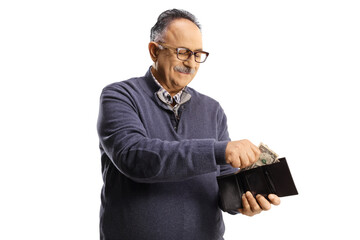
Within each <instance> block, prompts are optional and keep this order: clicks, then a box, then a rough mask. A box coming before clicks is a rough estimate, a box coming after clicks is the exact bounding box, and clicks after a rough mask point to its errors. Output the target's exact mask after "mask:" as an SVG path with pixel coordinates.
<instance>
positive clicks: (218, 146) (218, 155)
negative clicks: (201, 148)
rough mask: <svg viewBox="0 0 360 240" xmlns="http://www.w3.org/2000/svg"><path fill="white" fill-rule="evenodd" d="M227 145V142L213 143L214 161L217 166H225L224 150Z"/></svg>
mask: <svg viewBox="0 0 360 240" xmlns="http://www.w3.org/2000/svg"><path fill="white" fill-rule="evenodd" d="M227 144H228V141H221V142H215V145H214V149H215V161H216V164H217V165H225V164H227V163H226V160H225V150H226V146H227Z"/></svg>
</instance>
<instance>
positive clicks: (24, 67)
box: [0, 0, 360, 240]
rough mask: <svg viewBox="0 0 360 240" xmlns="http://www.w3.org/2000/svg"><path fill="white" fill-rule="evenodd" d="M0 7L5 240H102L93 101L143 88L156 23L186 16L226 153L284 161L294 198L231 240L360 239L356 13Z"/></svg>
mask: <svg viewBox="0 0 360 240" xmlns="http://www.w3.org/2000/svg"><path fill="white" fill-rule="evenodd" d="M177 2H178V3H176V4H175V3H170V1H143V2H140V1H123V2H121V1H79V0H71V1H66V0H64V1H16V0H13V1H10V0H9V1H1V3H0V79H1V85H0V104H1V108H0V109H1V110H0V111H1V118H0V119H1V124H0V136H1V151H0V159H1V166H0V189H1V198H0V221H1V222H0V226H1V227H0V228H1V230H0V239H98V220H99V205H100V188H101V184H102V180H101V166H100V153H99V149H98V139H97V133H96V121H97V114H98V101H99V95H100V92H101V89H102V88H103V87H104V86H105V85H107V84H109V83H112V82H115V81H121V80H125V79H127V78H130V77H134V76H142V75H143V74H145V72H146V71H147V69H148V67H149V66H150V65H151V59H150V57H149V55H148V51H147V44H148V42H149V32H150V28H151V27H152V26H153V24H154V23H155V21H156V18H157V16H158V15H159V14H160V13H161V12H162V11H164V10H166V9H169V8H174V7H176V8H183V9H187V10H188V11H190V12H192V13H193V14H195V15H196V16H197V17H198V19H199V21H200V22H201V24H202V26H203V42H204V49H205V50H207V51H209V52H210V56H209V59H208V61H207V62H206V63H205V64H203V65H202V66H201V68H200V71H199V73H198V75H197V76H196V78H195V79H194V81H193V82H192V83H191V84H190V86H191V87H193V88H195V89H197V90H198V91H200V92H202V93H205V94H207V95H209V96H212V97H213V98H215V99H217V100H218V101H219V102H220V103H221V105H222V106H223V108H224V109H225V112H226V114H227V117H228V125H229V131H230V135H231V137H232V139H234V140H235V139H243V138H248V139H250V140H251V141H252V142H254V143H255V144H258V143H259V142H260V141H263V142H264V143H266V144H268V145H269V146H270V147H271V148H272V149H274V150H275V151H276V152H278V153H279V154H280V156H285V157H286V158H287V160H288V163H289V165H290V168H291V170H292V174H293V177H294V180H295V182H296V185H297V188H298V191H299V195H298V196H292V197H286V198H282V204H281V205H280V206H278V207H273V208H272V209H271V211H269V212H263V213H262V214H260V215H258V216H255V217H253V218H248V217H245V216H242V215H237V216H230V215H227V214H224V218H225V223H226V234H225V238H226V239H227V240H232V239H289V238H291V239H304V238H307V239H315V238H320V239H325V238H328V237H334V239H335V238H340V237H341V239H359V233H358V230H357V227H358V221H357V218H358V216H359V213H360V212H359V203H358V202H359V182H360V181H359V180H360V179H359V167H360V164H359V160H360V159H359V145H360V142H359V135H360V128H359V122H360V117H359V102H360V97H359V85H358V82H359V80H360V70H359V66H360V47H359V46H360V44H359V43H360V31H359V30H360V14H359V12H360V7H359V3H358V1H347V0H342V1H331V0H327V1H325V0H324V1H320V0H311V1H310V0H302V1H290V0H287V1H285V0H284V1H279V0H276V1H226V0H223V1H213V2H212V1H194V0H192V1H177Z"/></svg>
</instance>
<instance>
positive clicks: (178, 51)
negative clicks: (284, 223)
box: [98, 9, 280, 240]
mask: <svg viewBox="0 0 360 240" xmlns="http://www.w3.org/2000/svg"><path fill="white" fill-rule="evenodd" d="M149 53H150V57H151V59H152V61H153V62H154V63H153V65H152V67H150V69H149V71H148V72H147V73H146V75H145V76H144V77H140V78H132V79H129V80H127V81H123V82H118V83H114V84H111V85H109V86H107V87H105V88H104V89H103V92H102V95H101V102H100V113H99V119H98V133H99V138H100V150H101V161H102V173H103V180H104V185H103V189H102V194H101V213H100V238H101V239H121V240H128V239H129V240H142V239H146V240H161V239H164V240H171V239H176V240H179V239H184V240H185V239H186V240H189V239H197V240H201V239H204V240H211V239H214V240H219V239H223V234H224V223H223V220H222V213H221V210H220V209H219V207H218V186H217V181H216V177H217V176H218V175H220V174H228V173H232V172H235V171H237V170H238V168H243V167H246V166H248V165H250V164H252V163H253V162H255V161H256V160H257V159H258V158H259V154H260V151H259V149H258V148H257V147H256V146H255V145H253V144H252V143H251V142H250V141H248V140H241V141H230V139H229V135H228V131H227V123H226V116H225V114H224V112H223V110H222V108H221V107H220V105H219V103H218V102H216V101H215V100H213V99H211V98H209V97H207V96H205V95H202V94H200V93H198V92H196V91H195V90H194V89H192V88H190V87H187V85H188V84H189V83H190V82H191V81H192V79H193V78H194V77H195V75H196V73H197V71H198V69H199V66H200V64H201V63H202V62H204V61H205V60H206V58H207V56H208V53H207V52H205V51H203V47H202V36H201V31H200V25H199V24H198V22H197V20H196V19H195V17H194V16H193V15H192V14H190V13H188V12H186V11H182V10H177V9H173V10H168V11H165V12H164V13H162V14H161V15H160V16H159V18H158V22H157V23H156V24H155V26H154V27H153V28H152V30H151V42H150V43H149ZM269 199H270V201H271V203H273V204H275V205H278V204H279V203H280V200H279V198H278V197H277V196H276V195H273V194H272V195H269ZM242 200H243V206H244V208H243V209H240V210H239V211H240V212H241V213H242V214H245V215H248V216H252V215H254V214H257V213H260V212H261V211H262V210H268V209H270V206H271V204H270V202H268V201H267V200H266V199H265V198H264V197H263V196H255V197H254V196H252V195H251V193H249V192H248V193H247V194H245V195H244V196H243V199H242ZM232 214H233V213H232Z"/></svg>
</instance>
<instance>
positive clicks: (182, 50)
mask: <svg viewBox="0 0 360 240" xmlns="http://www.w3.org/2000/svg"><path fill="white" fill-rule="evenodd" d="M189 52H190V51H189V50H186V49H180V50H179V54H182V55H188V54H189Z"/></svg>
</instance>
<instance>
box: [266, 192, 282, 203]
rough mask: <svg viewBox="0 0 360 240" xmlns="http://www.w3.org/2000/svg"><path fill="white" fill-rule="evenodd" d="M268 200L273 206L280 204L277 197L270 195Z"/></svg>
mask: <svg viewBox="0 0 360 240" xmlns="http://www.w3.org/2000/svg"><path fill="white" fill-rule="evenodd" d="M268 198H269V200H270V202H271V203H272V204H274V205H279V204H280V198H279V197H278V196H277V195H275V194H269V196H268Z"/></svg>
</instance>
